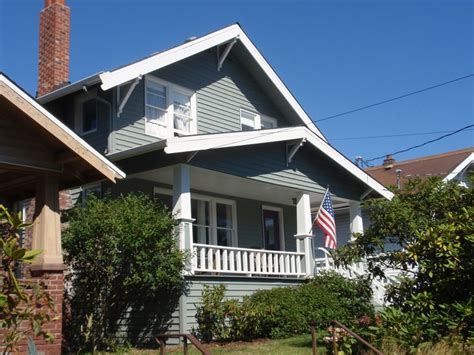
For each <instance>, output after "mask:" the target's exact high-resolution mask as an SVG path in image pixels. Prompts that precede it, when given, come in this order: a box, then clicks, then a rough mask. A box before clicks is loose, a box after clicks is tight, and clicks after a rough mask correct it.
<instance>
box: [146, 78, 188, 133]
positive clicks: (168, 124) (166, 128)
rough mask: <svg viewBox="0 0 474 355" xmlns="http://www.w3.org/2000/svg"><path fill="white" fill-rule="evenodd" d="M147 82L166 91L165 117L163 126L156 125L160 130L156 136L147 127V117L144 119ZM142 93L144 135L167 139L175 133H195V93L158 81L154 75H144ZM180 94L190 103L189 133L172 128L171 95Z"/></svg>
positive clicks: (164, 81) (167, 82) (160, 124)
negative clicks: (188, 99) (160, 86)
mask: <svg viewBox="0 0 474 355" xmlns="http://www.w3.org/2000/svg"><path fill="white" fill-rule="evenodd" d="M149 82H154V83H156V84H159V85H162V86H164V87H165V89H166V115H165V124H162V123H158V125H159V126H160V127H162V128H163V129H162V130H159V132H158V134H153V133H151V131H150V129H149V128H148V127H147V126H148V124H147V117H146V110H145V107H146V92H147V85H148V83H149ZM143 92H144V94H143V95H144V101H143V108H144V117H143V120H144V121H145V134H147V135H150V136H153V137H158V138H168V137H173V136H174V134H175V133H177V134H179V135H190V134H196V133H197V104H196V92H195V91H193V90H190V89H187V88H184V87H182V86H179V85H176V84H173V83H170V82H169V81H166V80H163V79H160V78H158V77H156V76H154V75H146V76H145V88H144V90H143ZM174 92H176V93H180V94H182V95H186V96H189V97H190V103H191V123H190V127H189V132H185V131H181V130H177V129H175V128H174V108H173V100H172V95H173V93H174Z"/></svg>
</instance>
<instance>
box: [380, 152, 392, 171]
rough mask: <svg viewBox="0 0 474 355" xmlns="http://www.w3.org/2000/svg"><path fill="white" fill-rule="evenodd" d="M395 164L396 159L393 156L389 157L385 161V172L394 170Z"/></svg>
mask: <svg viewBox="0 0 474 355" xmlns="http://www.w3.org/2000/svg"><path fill="white" fill-rule="evenodd" d="M394 164H395V159H394V158H393V156H392V155H391V154H389V155H387V156H386V157H385V160H384V161H383V166H384V167H385V170H389V169H392V168H393V165H394Z"/></svg>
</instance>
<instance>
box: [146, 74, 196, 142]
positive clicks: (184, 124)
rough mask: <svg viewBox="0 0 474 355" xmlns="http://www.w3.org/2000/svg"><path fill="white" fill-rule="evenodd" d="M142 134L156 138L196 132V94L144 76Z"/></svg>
mask: <svg viewBox="0 0 474 355" xmlns="http://www.w3.org/2000/svg"><path fill="white" fill-rule="evenodd" d="M145 133H146V134H149V135H152V136H156V137H159V138H167V137H172V136H174V135H186V134H194V133H196V97H195V93H194V92H192V91H190V90H187V89H185V88H181V87H179V86H177V85H175V84H171V83H168V82H166V81H163V80H161V79H157V78H155V77H151V76H147V77H146V80H145Z"/></svg>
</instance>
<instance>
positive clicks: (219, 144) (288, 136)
mask: <svg viewBox="0 0 474 355" xmlns="http://www.w3.org/2000/svg"><path fill="white" fill-rule="evenodd" d="M306 132H307V130H306V128H304V127H291V128H274V129H265V130H255V131H245V132H227V133H215V134H201V135H195V136H182V137H173V138H168V139H167V142H166V147H165V153H167V154H176V153H185V152H195V151H202V150H210V149H220V148H231V147H241V146H246V145H252V144H263V143H272V142H281V141H288V140H295V139H302V138H304V137H305V136H306Z"/></svg>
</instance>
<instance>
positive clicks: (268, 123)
mask: <svg viewBox="0 0 474 355" xmlns="http://www.w3.org/2000/svg"><path fill="white" fill-rule="evenodd" d="M276 127H277V125H276V122H275V121H274V120H272V119H268V118H262V128H267V129H268V128H276Z"/></svg>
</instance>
